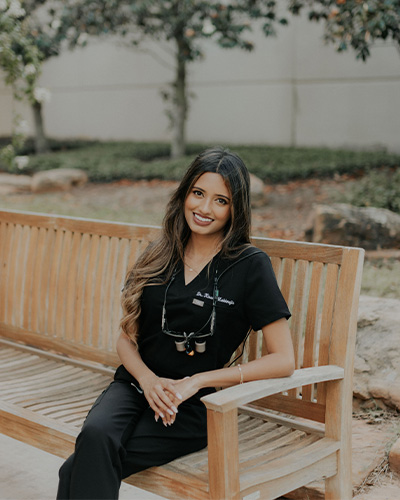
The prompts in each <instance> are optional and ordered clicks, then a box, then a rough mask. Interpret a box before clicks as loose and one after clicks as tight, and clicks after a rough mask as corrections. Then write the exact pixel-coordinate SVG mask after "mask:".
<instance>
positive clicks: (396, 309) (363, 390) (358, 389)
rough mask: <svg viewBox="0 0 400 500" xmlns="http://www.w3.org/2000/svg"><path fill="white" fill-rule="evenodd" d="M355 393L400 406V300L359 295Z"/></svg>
mask: <svg viewBox="0 0 400 500" xmlns="http://www.w3.org/2000/svg"><path fill="white" fill-rule="evenodd" d="M353 394H354V396H355V397H356V398H359V399H362V400H372V403H373V404H372V406H373V405H374V404H376V405H378V406H380V407H381V408H384V407H386V406H389V407H391V408H397V409H399V410H400V300H397V299H382V298H378V297H368V296H365V295H362V296H361V297H360V308H359V321H358V331H357V341H356V356H355V361H354V386H353ZM364 407H365V406H364Z"/></svg>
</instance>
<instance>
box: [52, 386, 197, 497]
mask: <svg viewBox="0 0 400 500" xmlns="http://www.w3.org/2000/svg"><path fill="white" fill-rule="evenodd" d="M206 445H207V423H206V409H205V407H204V405H203V404H202V403H201V402H200V401H198V400H195V399H194V398H191V400H188V401H185V402H183V403H182V404H181V405H180V406H179V407H178V414H177V416H176V420H175V422H174V423H173V424H172V425H171V426H167V427H165V426H164V424H163V423H162V421H161V419H159V420H158V422H156V421H155V420H154V412H153V410H152V409H151V408H150V407H149V405H148V403H147V401H146V398H145V397H144V396H143V395H142V394H140V393H139V392H138V391H137V389H136V388H135V387H134V386H132V385H131V384H130V383H128V382H125V381H113V382H112V383H111V384H110V386H109V387H108V388H107V389H106V390H105V391H104V392H103V393H102V394H101V395H100V396H99V398H98V399H97V401H96V402H95V403H94V405H93V407H92V409H91V410H90V411H89V413H88V416H87V418H86V420H85V423H84V424H83V427H82V430H81V432H80V434H79V436H78V438H77V440H76V444H75V452H74V453H73V454H72V455H71V456H70V457H69V458H68V459H67V460H66V461H65V462H64V464H63V465H62V466H61V468H60V473H59V476H60V481H59V486H58V493H57V499H59V500H60V499H115V498H118V492H119V487H120V484H121V481H122V479H124V478H125V477H127V476H129V475H131V474H133V473H135V472H139V471H141V470H143V469H147V468H148V467H152V466H154V465H162V464H164V463H167V462H170V461H171V460H173V459H175V458H177V457H180V456H182V455H186V454H187V453H192V452H194V451H198V450H200V449H202V448H204V447H205V446H206Z"/></svg>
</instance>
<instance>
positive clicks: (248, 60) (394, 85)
mask: <svg viewBox="0 0 400 500" xmlns="http://www.w3.org/2000/svg"><path fill="white" fill-rule="evenodd" d="M252 37H253V39H254V41H255V44H256V47H257V48H256V50H255V51H254V52H252V53H244V52H242V51H239V50H222V49H219V48H218V47H216V46H215V45H214V44H212V43H210V42H208V43H205V45H204V52H205V55H206V57H205V58H204V60H202V61H200V62H197V63H195V64H193V65H191V66H190V67H189V90H190V91H191V92H193V93H194V95H195V97H194V98H193V99H192V100H191V109H190V114H189V120H188V127H187V137H188V140H189V141H201V142H208V143H209V142H214V143H216V142H219V143H253V144H257V143H262V144H284V145H298V146H307V145H324V146H331V147H341V146H344V147H356V148H376V147H387V148H388V149H389V150H392V151H400V140H399V137H400V54H399V52H397V51H396V49H395V48H394V47H393V46H389V45H384V44H378V45H377V46H376V47H374V49H373V51H372V57H371V58H370V59H369V60H368V62H367V63H363V62H361V61H357V60H356V59H355V55H354V54H353V53H352V52H349V53H343V54H337V53H336V52H335V50H334V48H333V47H332V46H325V45H324V44H323V42H322V27H321V26H319V25H317V24H313V23H309V22H308V21H307V20H305V19H301V18H295V19H293V20H292V21H291V24H290V26H289V27H281V28H280V29H279V33H278V37H277V38H269V39H265V37H264V36H263V35H262V34H261V33H260V32H259V31H258V30H257V32H255V33H254V35H252ZM146 49H147V51H145V52H137V51H135V50H133V49H131V48H127V47H124V46H122V45H117V44H114V43H111V42H105V41H101V42H99V41H95V42H94V43H92V44H90V45H89V46H88V47H86V48H85V49H82V50H76V51H74V52H66V53H65V54H63V55H62V56H61V57H58V58H55V59H53V60H50V61H48V62H47V63H46V64H45V66H44V70H43V75H42V77H41V85H43V86H45V87H47V88H49V89H50V90H51V92H52V100H51V102H50V103H49V104H47V105H46V108H45V120H46V129H47V133H48V135H49V136H52V137H60V138H66V137H92V138H100V139H136V140H141V139H143V140H145V139H149V140H152V139H160V140H169V137H170V135H169V134H170V132H169V130H168V120H167V117H166V115H165V103H164V102H163V101H162V99H161V97H160V91H161V90H162V89H163V88H166V87H167V84H168V82H169V81H171V80H172V78H173V66H172V60H171V56H170V54H169V53H168V47H160V46H159V45H155V44H149V45H148V46H147V48H146ZM12 106H13V104H12V102H11V97H10V94H9V91H7V90H6V89H4V87H0V110H1V112H0V135H1V134H2V135H4V134H7V133H9V131H10V125H11V116H12V114H11V110H12ZM16 106H17V108H18V107H19V105H16ZM23 113H25V115H26V116H27V117H28V118H29V117H30V114H29V111H26V110H24V111H23ZM29 119H30V118H29Z"/></svg>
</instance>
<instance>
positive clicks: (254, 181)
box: [250, 174, 267, 207]
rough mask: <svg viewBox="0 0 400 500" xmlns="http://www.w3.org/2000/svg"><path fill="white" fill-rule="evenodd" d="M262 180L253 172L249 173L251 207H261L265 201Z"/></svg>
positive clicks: (265, 196)
mask: <svg viewBox="0 0 400 500" xmlns="http://www.w3.org/2000/svg"><path fill="white" fill-rule="evenodd" d="M264 187H265V185H264V182H263V181H262V180H261V179H260V178H259V177H257V176H256V175H254V174H250V197H251V206H252V207H261V206H263V205H265V204H266V202H267V195H266V193H265V191H264Z"/></svg>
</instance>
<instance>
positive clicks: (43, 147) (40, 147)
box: [32, 101, 49, 153]
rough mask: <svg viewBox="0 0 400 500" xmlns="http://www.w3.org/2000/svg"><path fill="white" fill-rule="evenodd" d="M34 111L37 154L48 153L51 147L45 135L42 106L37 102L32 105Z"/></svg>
mask: <svg viewBox="0 0 400 500" xmlns="http://www.w3.org/2000/svg"><path fill="white" fill-rule="evenodd" d="M32 110H33V119H34V123H35V152H36V153H47V151H48V150H49V145H48V142H47V139H46V135H45V133H44V125H43V115H42V104H41V103H40V102H37V101H35V102H34V104H32Z"/></svg>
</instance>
